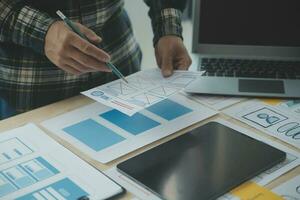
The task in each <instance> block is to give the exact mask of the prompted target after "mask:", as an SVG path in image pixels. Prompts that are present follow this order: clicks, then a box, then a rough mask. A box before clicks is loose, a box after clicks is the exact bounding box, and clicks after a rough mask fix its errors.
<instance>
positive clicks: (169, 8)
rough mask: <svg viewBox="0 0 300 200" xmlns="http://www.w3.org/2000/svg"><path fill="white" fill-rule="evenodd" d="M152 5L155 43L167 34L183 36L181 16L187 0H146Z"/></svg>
mask: <svg viewBox="0 0 300 200" xmlns="http://www.w3.org/2000/svg"><path fill="white" fill-rule="evenodd" d="M144 1H145V3H146V4H147V5H148V6H149V7H150V10H149V16H150V18H151V22H152V29H153V33H154V38H153V44H154V45H155V44H156V43H157V42H158V40H159V39H160V38H161V37H163V36H165V35H176V36H178V37H180V38H182V26H181V16H182V11H183V10H184V7H185V3H186V0H144Z"/></svg>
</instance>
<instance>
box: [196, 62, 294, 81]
mask: <svg viewBox="0 0 300 200" xmlns="http://www.w3.org/2000/svg"><path fill="white" fill-rule="evenodd" d="M200 70H204V71H206V72H205V73H204V74H203V76H223V77H249V78H254V77H255V78H274V79H300V61H290V62H289V61H267V60H242V59H216V58H203V59H202V62H201V66H200Z"/></svg>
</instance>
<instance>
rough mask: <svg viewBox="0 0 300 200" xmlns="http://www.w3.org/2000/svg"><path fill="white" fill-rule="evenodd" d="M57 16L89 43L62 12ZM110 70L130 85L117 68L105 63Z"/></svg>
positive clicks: (58, 12) (57, 12)
mask: <svg viewBox="0 0 300 200" xmlns="http://www.w3.org/2000/svg"><path fill="white" fill-rule="evenodd" d="M56 14H57V15H58V16H59V17H60V18H61V19H62V20H63V21H64V23H65V24H66V26H68V27H69V28H70V29H71V30H72V31H74V32H75V33H76V34H78V35H79V36H80V37H81V38H83V39H85V40H87V41H89V39H88V38H87V37H86V35H84V34H83V33H82V32H81V31H80V30H79V28H78V27H77V26H76V25H75V24H74V23H73V22H72V21H71V20H69V19H68V18H67V17H66V16H65V15H64V14H63V13H62V12H61V11H60V10H58V11H56ZM105 64H106V66H107V67H108V68H110V69H111V70H112V72H113V73H114V74H115V75H116V76H118V77H119V78H120V79H122V80H123V81H124V82H125V83H128V81H127V80H126V78H125V77H124V75H123V74H122V73H121V72H120V71H119V70H118V68H117V67H116V66H114V65H113V64H112V63H111V62H106V63H105Z"/></svg>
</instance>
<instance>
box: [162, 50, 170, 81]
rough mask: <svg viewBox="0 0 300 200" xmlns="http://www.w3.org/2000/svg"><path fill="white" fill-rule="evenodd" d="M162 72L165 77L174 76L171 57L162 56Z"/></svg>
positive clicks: (167, 55)
mask: <svg viewBox="0 0 300 200" xmlns="http://www.w3.org/2000/svg"><path fill="white" fill-rule="evenodd" d="M161 71H162V74H163V76H164V77H169V76H171V75H172V74H173V60H172V56H171V55H169V54H165V55H164V56H162V62H161Z"/></svg>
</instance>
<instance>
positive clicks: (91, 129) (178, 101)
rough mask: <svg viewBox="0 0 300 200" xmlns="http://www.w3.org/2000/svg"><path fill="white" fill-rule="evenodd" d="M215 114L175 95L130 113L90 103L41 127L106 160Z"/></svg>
mask: <svg viewBox="0 0 300 200" xmlns="http://www.w3.org/2000/svg"><path fill="white" fill-rule="evenodd" d="M215 114H217V112H216V111H214V110H212V109H209V108H206V107H205V106H201V105H199V104H198V103H196V102H194V101H192V100H190V99H188V98H186V97H185V96H183V95H180V94H177V95H174V96H172V97H171V98H169V99H165V100H163V101H160V102H159V103H157V104H154V105H152V106H150V107H148V108H146V109H144V110H142V111H140V112H138V113H136V114H134V115H132V116H128V115H125V114H123V113H122V112H119V111H118V110H115V109H111V108H110V107H107V106H104V105H103V104H100V103H93V104H91V105H88V106H84V107H81V108H79V109H77V110H74V111H71V112H69V113H66V114H63V115H61V116H58V117H55V118H53V119H50V120H47V121H45V122H43V123H42V126H44V127H45V128H47V129H48V130H50V131H51V132H52V133H54V134H55V135H57V136H59V137H61V138H62V139H64V140H66V141H68V142H69V143H71V144H72V145H73V146H74V147H76V148H77V149H78V150H80V151H82V152H84V153H86V154H87V155H89V156H90V157H91V158H93V159H94V160H97V161H99V162H101V163H107V162H110V161H112V160H114V159H116V158H119V157H121V156H123V155H126V154H127V153H129V152H131V151H134V150H136V149H138V148H141V147H143V146H145V145H148V144H150V143H152V142H154V141H157V140H159V139H161V138H164V137H166V136H168V135H171V134H173V133H176V132H177V131H179V130H181V129H183V128H186V127H188V126H190V125H192V124H195V123H197V122H199V121H202V120H204V119H207V118H209V117H212V116H213V115H215Z"/></svg>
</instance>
